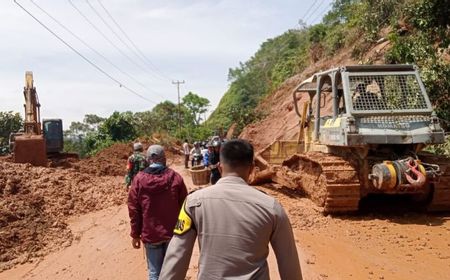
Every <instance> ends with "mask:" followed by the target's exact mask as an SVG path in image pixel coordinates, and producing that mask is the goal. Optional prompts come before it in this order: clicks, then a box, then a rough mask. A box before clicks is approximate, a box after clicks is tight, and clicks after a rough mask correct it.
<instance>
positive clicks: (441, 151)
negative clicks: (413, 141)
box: [426, 136, 450, 157]
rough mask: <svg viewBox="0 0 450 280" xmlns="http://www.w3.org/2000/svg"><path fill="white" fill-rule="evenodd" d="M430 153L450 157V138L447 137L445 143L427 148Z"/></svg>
mask: <svg viewBox="0 0 450 280" xmlns="http://www.w3.org/2000/svg"><path fill="white" fill-rule="evenodd" d="M426 150H427V151H428V152H431V153H434V154H438V155H444V156H447V157H450V137H449V136H447V138H446V139H445V143H443V144H440V145H432V146H428V147H427V148H426Z"/></svg>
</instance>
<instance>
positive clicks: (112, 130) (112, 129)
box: [99, 111, 137, 141]
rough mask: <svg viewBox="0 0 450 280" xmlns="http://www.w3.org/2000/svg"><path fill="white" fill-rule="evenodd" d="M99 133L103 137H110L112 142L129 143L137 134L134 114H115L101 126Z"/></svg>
mask: <svg viewBox="0 0 450 280" xmlns="http://www.w3.org/2000/svg"><path fill="white" fill-rule="evenodd" d="M99 131H100V133H101V134H103V135H108V136H109V137H110V138H111V140H112V141H127V140H132V139H134V138H135V137H136V136H137V134H136V129H135V128H134V125H133V113H132V112H124V113H119V112H117V111H116V112H114V113H113V114H112V115H111V116H110V117H109V118H107V119H106V120H105V121H104V122H103V123H102V124H101V126H100V128H99Z"/></svg>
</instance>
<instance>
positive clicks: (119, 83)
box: [14, 0, 157, 105]
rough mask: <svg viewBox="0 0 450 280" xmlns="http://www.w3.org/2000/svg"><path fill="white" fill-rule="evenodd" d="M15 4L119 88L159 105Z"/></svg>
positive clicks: (15, 1) (15, 0)
mask: <svg viewBox="0 0 450 280" xmlns="http://www.w3.org/2000/svg"><path fill="white" fill-rule="evenodd" d="M14 3H16V4H17V5H18V6H19V7H20V8H21V9H22V10H24V11H25V12H26V13H27V14H28V15H29V16H31V17H32V18H33V19H34V20H35V21H36V22H38V23H39V24H40V25H41V26H42V27H44V28H45V29H46V30H47V31H48V32H50V33H51V34H52V35H53V36H55V37H56V38H57V39H58V40H59V41H61V42H62V43H63V44H64V45H66V46H67V47H68V48H70V49H71V50H72V51H73V52H75V53H76V54H77V55H78V56H80V57H81V58H82V59H83V60H84V61H86V62H87V63H89V64H90V65H91V66H92V67H94V68H95V69H97V70H98V71H99V72H101V73H102V74H103V75H105V76H106V77H108V78H109V79H110V80H112V81H114V82H115V83H117V84H118V85H119V87H122V88H124V89H126V90H127V91H129V92H130V93H132V94H134V95H136V96H138V97H139V98H141V99H143V100H146V101H148V102H150V103H152V104H155V105H156V104H157V103H156V102H154V101H153V100H150V99H148V98H146V97H145V96H143V95H141V94H139V93H138V92H136V91H135V90H133V89H131V88H129V87H128V86H127V85H125V84H124V83H122V82H120V81H119V80H118V79H116V78H114V77H113V76H112V75H110V74H109V73H108V72H106V71H105V70H103V69H102V68H101V67H100V66H98V65H96V64H95V63H94V62H92V61H91V60H90V59H89V58H87V57H86V56H84V55H83V54H82V53H81V52H79V51H78V50H77V49H75V48H74V47H72V46H71V45H70V44H69V43H67V42H66V41H65V40H64V39H63V38H61V37H60V36H59V35H58V34H56V33H55V32H54V31H53V30H52V29H50V28H49V27H48V26H47V25H45V24H44V23H43V22H42V21H40V20H39V19H38V18H37V17H36V16H34V15H33V14H32V13H31V12H30V11H28V10H27V9H26V8H25V7H23V6H22V5H21V4H20V3H19V2H17V0H14Z"/></svg>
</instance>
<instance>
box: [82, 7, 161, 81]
mask: <svg viewBox="0 0 450 280" xmlns="http://www.w3.org/2000/svg"><path fill="white" fill-rule="evenodd" d="M86 3H87V4H88V6H89V8H91V10H92V11H93V12H94V13H95V14H96V15H97V17H98V18H99V19H100V20H101V21H102V22H103V24H104V25H105V26H106V27H107V28H108V29H109V30H110V31H111V33H112V34H113V35H114V36H115V37H116V38H117V39H118V40H119V41H120V42H121V43H122V44H123V45H124V46H125V47H126V48H127V49H128V50H130V51H131V52H132V53H133V54H134V55H135V56H136V57H137V58H138V59H139V60H140V61H141V62H143V65H144V66H147V64H146V62H145V61H143V60H142V58H141V57H140V56H139V54H137V53H136V51H135V50H133V49H132V48H131V47H130V46H129V45H128V43H127V42H125V41H124V40H123V39H122V37H121V36H119V35H118V34H117V32H116V31H115V30H114V29H113V28H112V27H111V25H109V23H108V22H106V20H105V19H104V18H103V17H102V15H100V13H99V12H98V11H97V9H95V7H94V6H92V4H91V3H90V2H89V0H86ZM147 73H149V74H150V75H154V76H155V77H157V78H160V77H159V76H157V75H155V74H153V73H151V72H147Z"/></svg>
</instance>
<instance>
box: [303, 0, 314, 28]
mask: <svg viewBox="0 0 450 280" xmlns="http://www.w3.org/2000/svg"><path fill="white" fill-rule="evenodd" d="M317 2H318V1H314V2H313V3H312V5H311V6H309V8H308V9H307V10H306V12H305V14H303V17H302V19H303V20H304V18H305V17H306V16H307V15H308V13H309V12H310V11H311V9H312V7H314V6H315V5H316V4H317ZM305 23H306V21H305Z"/></svg>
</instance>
